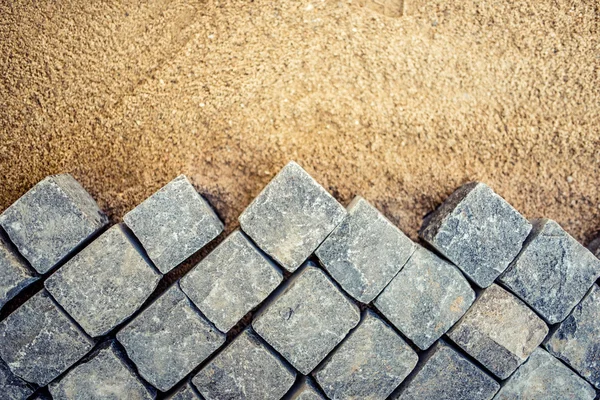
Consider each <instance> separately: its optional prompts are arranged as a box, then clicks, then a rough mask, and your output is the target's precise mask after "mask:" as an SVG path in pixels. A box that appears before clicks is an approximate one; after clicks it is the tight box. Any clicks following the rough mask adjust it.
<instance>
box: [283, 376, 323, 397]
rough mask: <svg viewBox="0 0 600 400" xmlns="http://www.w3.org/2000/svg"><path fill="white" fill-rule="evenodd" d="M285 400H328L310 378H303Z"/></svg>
mask: <svg viewBox="0 0 600 400" xmlns="http://www.w3.org/2000/svg"><path fill="white" fill-rule="evenodd" d="M285 400H327V398H326V397H325V396H323V395H322V394H321V392H320V391H319V390H318V389H317V386H316V385H315V383H314V382H313V380H312V379H310V378H309V377H303V378H302V382H301V383H300V384H299V385H298V386H297V387H294V389H292V390H290V392H289V393H288V395H287V396H286V397H285Z"/></svg>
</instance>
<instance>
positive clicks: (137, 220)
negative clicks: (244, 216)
mask: <svg viewBox="0 0 600 400" xmlns="http://www.w3.org/2000/svg"><path fill="white" fill-rule="evenodd" d="M123 220H124V221H125V223H126V224H127V226H129V227H130V228H131V230H132V231H133V233H134V234H135V236H137V238H138V239H139V240H140V242H142V245H143V246H144V248H145V249H146V251H147V252H148V255H149V256H150V259H152V261H153V262H154V264H156V267H157V268H158V269H159V270H160V272H162V273H163V274H165V273H167V272H169V271H170V270H172V269H173V268H175V267H176V266H177V265H179V264H180V263H182V262H183V261H185V260H186V259H187V258H188V257H190V256H191V255H192V254H194V253H195V252H196V251H198V250H200V249H201V248H202V247H204V246H205V245H207V244H208V243H209V242H210V241H212V240H213V239H214V238H216V237H217V236H218V235H219V234H220V233H221V232H223V223H222V222H221V220H220V219H219V217H218V216H217V214H216V213H215V212H214V211H213V209H212V208H211V206H210V205H209V204H208V203H207V202H206V200H204V198H202V196H200V194H199V193H198V192H197V191H196V189H194V187H193V186H192V184H191V183H190V182H189V181H188V179H187V178H186V177H185V176H184V175H180V176H178V177H177V178H175V179H173V180H172V181H171V182H169V183H168V184H167V185H165V186H164V187H162V188H161V189H160V190H159V191H158V192H156V193H154V194H153V195H152V196H150V197H149V198H147V199H146V200H144V202H142V203H141V204H140V205H138V206H137V207H136V208H134V209H133V210H131V211H130V212H128V213H127V214H125V217H123Z"/></svg>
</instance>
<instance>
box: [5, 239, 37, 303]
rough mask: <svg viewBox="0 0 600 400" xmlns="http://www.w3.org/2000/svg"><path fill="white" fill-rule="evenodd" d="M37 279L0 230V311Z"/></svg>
mask: <svg viewBox="0 0 600 400" xmlns="http://www.w3.org/2000/svg"><path fill="white" fill-rule="evenodd" d="M37 279H38V278H37V276H36V275H35V274H34V273H33V271H32V270H30V269H29V266H28V265H27V262H26V261H25V260H24V259H23V257H21V256H20V255H19V253H18V252H17V250H16V249H15V248H14V246H13V245H12V243H10V241H9V240H8V238H7V237H6V235H5V234H4V232H2V229H0V309H2V307H3V306H4V305H5V304H6V302H7V301H9V300H10V299H12V298H14V297H15V296H16V295H17V294H18V293H19V292H20V291H21V290H23V289H25V288H26V287H27V286H29V285H30V284H32V283H33V282H35V281H36V280H37Z"/></svg>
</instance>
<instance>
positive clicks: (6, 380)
mask: <svg viewBox="0 0 600 400" xmlns="http://www.w3.org/2000/svg"><path fill="white" fill-rule="evenodd" d="M32 393H33V389H32V388H31V386H29V385H28V384H27V382H25V381H23V380H22V379H21V378H19V377H17V376H15V375H14V374H13V373H12V371H11V370H10V369H9V368H8V366H7V365H6V364H5V363H4V361H2V359H0V394H2V398H3V399H6V400H22V399H26V398H27V397H29V395H31V394H32Z"/></svg>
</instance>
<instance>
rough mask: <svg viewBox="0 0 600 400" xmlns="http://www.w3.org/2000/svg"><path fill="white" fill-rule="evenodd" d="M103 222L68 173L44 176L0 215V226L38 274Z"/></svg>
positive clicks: (52, 265)
mask: <svg viewBox="0 0 600 400" xmlns="http://www.w3.org/2000/svg"><path fill="white" fill-rule="evenodd" d="M107 223H108V218H107V217H106V215H105V214H104V213H103V212H102V211H101V210H100V208H98V205H97V204H96V202H95V201H94V199H92V197H91V196H90V195H89V194H88V193H87V192H86V191H85V189H84V188H83V187H81V185H80V184H79V182H77V181H76V180H75V179H74V178H73V177H72V176H71V175H69V174H62V175H52V176H49V177H47V178H46V179H44V180H42V181H41V182H39V183H38V184H36V185H35V186H34V187H33V188H31V189H30V190H29V191H28V192H27V193H25V194H24V195H23V196H22V197H21V198H20V199H18V200H17V201H16V202H15V203H13V204H12V205H11V206H10V207H8V208H7V209H6V210H5V211H4V212H3V213H2V214H0V225H1V226H2V227H3V228H4V230H5V231H6V233H7V234H8V236H9V237H10V240H11V241H12V242H13V243H14V244H15V246H16V247H17V249H18V250H19V253H20V254H21V255H23V257H25V258H26V259H27V261H29V263H30V264H31V266H32V267H33V268H34V269H35V270H36V271H37V272H38V273H40V274H44V273H46V272H48V271H50V270H51V269H52V268H53V267H54V266H55V265H56V264H57V263H59V262H60V261H61V260H63V259H64V258H65V257H67V256H68V255H70V254H71V253H72V252H73V251H74V250H75V249H76V248H77V247H78V246H80V245H81V244H83V243H84V242H85V241H87V240H88V239H89V238H90V237H92V236H93V235H94V234H95V233H96V232H98V231H99V230H100V229H102V227H104V226H105V225H106V224H107Z"/></svg>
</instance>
